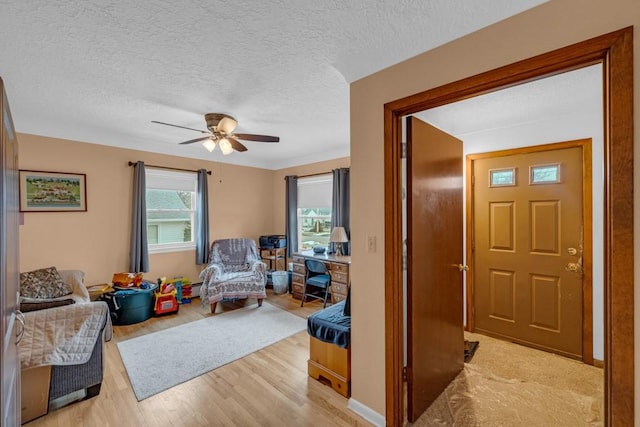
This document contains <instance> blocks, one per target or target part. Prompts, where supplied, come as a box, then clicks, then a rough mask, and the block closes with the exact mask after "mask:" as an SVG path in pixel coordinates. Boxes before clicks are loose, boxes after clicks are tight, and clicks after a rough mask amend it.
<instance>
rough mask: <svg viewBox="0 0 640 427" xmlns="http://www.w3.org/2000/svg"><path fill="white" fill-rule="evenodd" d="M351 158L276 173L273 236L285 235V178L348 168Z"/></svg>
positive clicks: (274, 177)
mask: <svg viewBox="0 0 640 427" xmlns="http://www.w3.org/2000/svg"><path fill="white" fill-rule="evenodd" d="M349 164H350V160H349V157H342V158H339V159H334V160H327V161H323V162H318V163H310V164H308V165H302V166H295V167H291V168H286V169H280V170H277V171H274V174H273V221H274V222H273V227H274V228H273V230H274V231H273V234H285V224H284V222H285V215H284V210H285V209H284V208H285V206H284V204H285V186H284V177H285V176H287V175H298V176H301V175H311V174H315V173H323V172H331V171H332V170H333V169H336V168H348V167H349Z"/></svg>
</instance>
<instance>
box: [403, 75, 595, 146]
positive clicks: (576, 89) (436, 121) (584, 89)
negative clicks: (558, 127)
mask: <svg viewBox="0 0 640 427" xmlns="http://www.w3.org/2000/svg"><path fill="white" fill-rule="evenodd" d="M602 79H603V76H602V66H601V65H600V64H596V65H591V66H589V67H584V68H580V69H578V70H574V71H571V72H565V73H562V74H557V75H554V76H551V77H547V78H544V79H540V80H535V81H532V82H529V83H525V84H521V85H518V86H513V87H510V88H506V89H502V90H499V91H496V92H491V93H488V94H485V95H481V96H477V97H474V98H469V99H466V100H464V101H459V102H456V103H453V104H447V105H443V106H441V107H437V108H432V109H430V110H426V111H423V112H421V113H418V114H415V116H416V117H418V118H420V119H421V120H423V121H426V122H428V123H430V124H432V125H433V126H435V127H437V128H439V129H442V130H444V131H445V132H447V133H449V134H451V135H454V136H456V137H457V138H459V139H462V140H465V142H466V140H473V139H474V138H473V137H474V136H475V135H477V134H480V133H489V134H492V135H496V134H497V133H498V131H500V130H503V129H507V128H518V127H525V126H528V125H534V126H531V127H530V128H532V129H535V128H536V127H538V128H539V127H544V126H546V125H547V124H550V123H552V122H556V121H558V120H562V118H565V119H566V121H567V122H568V121H569V120H570V119H574V118H580V119H582V120H590V119H591V118H593V117H599V116H598V115H600V116H601V115H602V107H603V106H602V105H601V103H602Z"/></svg>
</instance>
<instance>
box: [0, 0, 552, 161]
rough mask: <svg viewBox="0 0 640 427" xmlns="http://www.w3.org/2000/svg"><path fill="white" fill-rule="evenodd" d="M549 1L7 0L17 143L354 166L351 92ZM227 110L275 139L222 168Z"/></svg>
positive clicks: (1, 63) (5, 48)
mask: <svg viewBox="0 0 640 427" xmlns="http://www.w3.org/2000/svg"><path fill="white" fill-rule="evenodd" d="M543 2H544V0H474V1H468V0H430V1H426V0H423V1H412V0H397V1H389V0H387V1H383V0H352V1H347V2H344V1H338V0H331V1H315V0H297V1H288V2H287V1H282V0H262V1H258V0H250V1H221V0H209V1H196V0H181V1H151V0H135V1H133V0H59V1H48V2H47V1H41V0H16V1H13V0H0V58H2V59H1V60H0V76H2V78H3V79H4V81H5V85H6V87H7V92H8V95H9V100H10V104H11V108H12V113H13V119H14V123H15V126H16V129H17V131H18V132H23V133H31V134H36V135H46V136H52V137H58V138H66V139H72V140H79V141H85V142H91V143H97V144H104V145H111V146H117V147H127V148H133V149H139V150H144V151H153V152H159V153H165V154H173V155H179V156H184V157H193V158H202V159H210V160H216V161H224V162H228V163H235V164H242V165H249V166H257V167H265V168H270V169H278V168H282V167H287V166H293V165H298V164H304V163H309V162H313V161H319V160H325V159H331V158H336V157H342V156H348V155H349V86H348V85H349V83H350V82H352V81H355V80H357V79H359V78H362V77H364V76H367V75H369V74H371V73H374V72H376V71H379V70H381V69H383V68H386V67H389V66H391V65H393V64H395V63H397V62H400V61H402V60H405V59H408V58H410V57H412V56H415V55H417V54H419V53H421V52H424V51H427V50H429V49H432V48H434V47H436V46H439V45H441V44H444V43H446V42H448V41H451V40H453V39H456V38H458V37H461V36H463V35H465V34H468V33H471V32H473V31H475V30H478V29H480V28H482V27H484V26H487V25H490V24H492V23H494V22H497V21H499V20H502V19H505V18H507V17H509V16H512V15H514V14H516V13H519V12H521V11H524V10H526V9H528V8H530V7H534V6H536V5H538V4H541V3H543ZM207 112H222V113H227V114H231V115H233V116H234V117H235V118H236V119H237V120H238V122H239V125H238V129H237V131H238V132H244V133H259V134H267V135H277V136H280V138H281V142H280V143H279V144H261V143H256V142H247V143H246V145H247V147H248V148H249V151H248V152H245V153H233V154H231V155H229V156H222V155H221V153H220V152H219V150H217V149H216V151H214V152H213V153H209V152H207V151H206V150H204V148H203V147H202V146H201V145H200V144H191V145H188V146H184V145H178V144H177V143H178V142H180V141H183V140H187V139H192V138H196V137H197V136H198V135H199V134H198V133H195V132H192V131H188V130H183V129H175V128H169V127H166V126H160V125H156V124H152V123H151V120H158V121H164V122H170V123H175V124H178V125H182V126H188V127H193V128H198V129H205V123H204V119H203V114H204V113H207Z"/></svg>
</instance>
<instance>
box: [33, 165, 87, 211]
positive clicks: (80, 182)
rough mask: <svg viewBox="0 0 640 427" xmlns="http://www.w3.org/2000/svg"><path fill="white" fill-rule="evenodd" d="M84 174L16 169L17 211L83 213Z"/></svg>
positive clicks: (84, 202) (85, 195)
mask: <svg viewBox="0 0 640 427" xmlns="http://www.w3.org/2000/svg"><path fill="white" fill-rule="evenodd" d="M86 178H87V176H86V175H85V174H83V173H61V172H43V171H31V170H21V171H20V212H74V211H78V212H84V211H86V210H87V185H86Z"/></svg>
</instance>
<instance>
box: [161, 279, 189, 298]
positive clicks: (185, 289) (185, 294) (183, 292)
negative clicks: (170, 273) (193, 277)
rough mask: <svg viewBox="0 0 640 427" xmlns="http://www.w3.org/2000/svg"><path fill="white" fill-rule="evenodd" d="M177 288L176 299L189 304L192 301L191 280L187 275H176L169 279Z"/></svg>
mask: <svg viewBox="0 0 640 427" xmlns="http://www.w3.org/2000/svg"><path fill="white" fill-rule="evenodd" d="M167 283H171V284H173V285H174V286H175V288H176V299H177V300H178V303H180V304H188V303H190V302H191V281H190V280H189V279H188V278H186V277H180V276H177V277H174V278H173V279H170V280H168V281H167Z"/></svg>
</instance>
